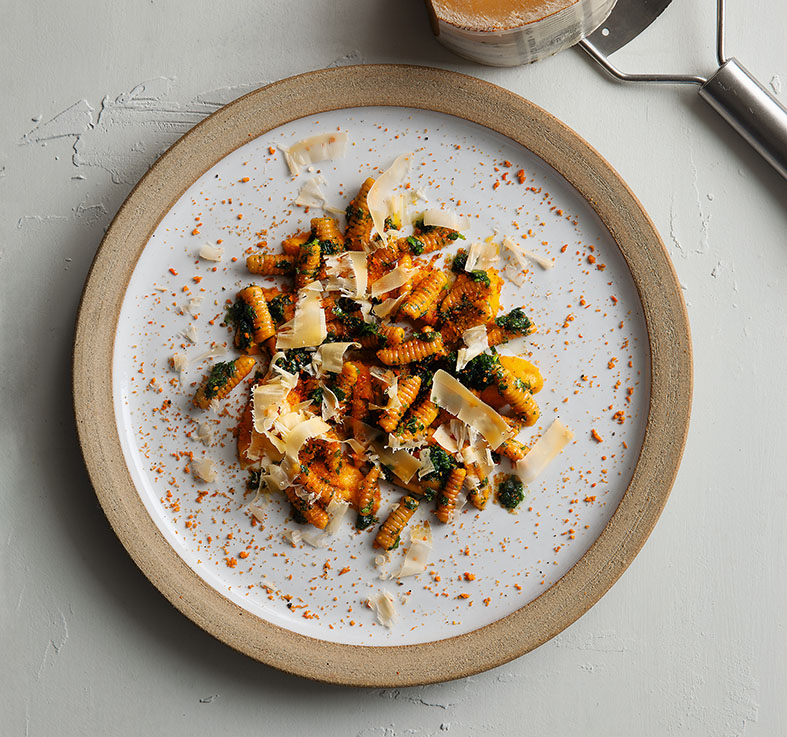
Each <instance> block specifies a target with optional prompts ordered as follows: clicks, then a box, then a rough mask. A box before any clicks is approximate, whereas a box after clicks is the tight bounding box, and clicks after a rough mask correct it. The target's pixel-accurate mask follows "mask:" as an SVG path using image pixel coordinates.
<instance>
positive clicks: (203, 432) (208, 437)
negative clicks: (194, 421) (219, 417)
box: [197, 422, 216, 445]
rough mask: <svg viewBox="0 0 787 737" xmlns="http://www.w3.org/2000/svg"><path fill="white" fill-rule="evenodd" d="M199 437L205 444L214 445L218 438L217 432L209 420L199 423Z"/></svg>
mask: <svg viewBox="0 0 787 737" xmlns="http://www.w3.org/2000/svg"><path fill="white" fill-rule="evenodd" d="M197 438H198V439H199V440H201V441H202V444H203V445H212V444H213V441H214V440H215V439H216V433H215V431H214V430H213V427H212V426H211V425H210V423H208V422H200V423H199V425H197Z"/></svg>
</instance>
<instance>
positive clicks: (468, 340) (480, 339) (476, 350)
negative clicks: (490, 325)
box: [456, 325, 489, 371]
mask: <svg viewBox="0 0 787 737" xmlns="http://www.w3.org/2000/svg"><path fill="white" fill-rule="evenodd" d="M462 340H463V341H464V344H465V345H466V346H467V348H460V349H459V351H458V353H457V356H456V370H457V371H460V370H461V369H463V368H464V367H465V366H466V365H467V364H468V362H469V361H471V360H472V359H474V358H475V357H476V356H480V355H481V354H482V353H484V352H485V351H486V352H488V351H489V341H488V340H487V336H486V325H476V326H475V327H474V328H468V329H467V330H465V331H464V332H463V333H462Z"/></svg>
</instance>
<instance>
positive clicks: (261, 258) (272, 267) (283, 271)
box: [246, 253, 296, 276]
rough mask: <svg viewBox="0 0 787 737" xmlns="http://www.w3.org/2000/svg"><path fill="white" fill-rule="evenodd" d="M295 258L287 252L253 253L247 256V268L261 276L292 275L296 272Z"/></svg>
mask: <svg viewBox="0 0 787 737" xmlns="http://www.w3.org/2000/svg"><path fill="white" fill-rule="evenodd" d="M295 259H296V257H295V256H290V255H288V254H286V253H265V254H252V255H251V256H247V257H246V268H247V269H248V270H249V271H250V272H251V273H252V274H259V275H260V276H291V275H292V274H294V273H295Z"/></svg>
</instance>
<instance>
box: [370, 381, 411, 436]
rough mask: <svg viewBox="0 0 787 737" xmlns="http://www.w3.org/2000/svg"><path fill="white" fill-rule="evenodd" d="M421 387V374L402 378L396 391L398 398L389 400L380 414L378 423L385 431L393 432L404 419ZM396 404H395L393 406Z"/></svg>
mask: <svg viewBox="0 0 787 737" xmlns="http://www.w3.org/2000/svg"><path fill="white" fill-rule="evenodd" d="M420 388H421V377H420V376H405V377H404V378H403V379H400V381H399V385H398V388H397V392H396V400H395V401H393V400H392V401H389V402H388V407H386V408H385V409H384V410H383V412H382V414H381V415H380V421H379V422H378V424H379V425H380V427H381V428H382V429H383V430H385V432H393V431H394V430H395V429H396V426H397V425H398V424H399V420H401V419H402V417H403V416H404V413H405V412H407V410H408V409H409V408H410V405H411V404H412V403H413V402H414V401H415V398H416V397H417V396H418V391H419V389H420ZM391 405H394V406H391Z"/></svg>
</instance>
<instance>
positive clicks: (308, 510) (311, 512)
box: [284, 486, 328, 530]
mask: <svg viewBox="0 0 787 737" xmlns="http://www.w3.org/2000/svg"><path fill="white" fill-rule="evenodd" d="M284 493H285V495H286V496H287V499H289V500H290V504H292V506H293V507H295V510H296V511H297V512H298V514H300V515H301V516H302V517H303V518H304V519H305V520H306V521H307V522H308V523H309V524H310V525H314V526H315V527H317V528H319V529H320V530H324V529H325V526H326V525H327V524H328V513H327V512H326V511H325V510H324V509H323V508H322V507H319V506H317V505H316V504H313V503H311V502H308V501H306V500H305V499H301V498H300V497H299V496H298V494H297V493H296V492H295V489H294V488H293V487H292V486H288V487H287V488H286V489H285V490H284Z"/></svg>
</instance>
